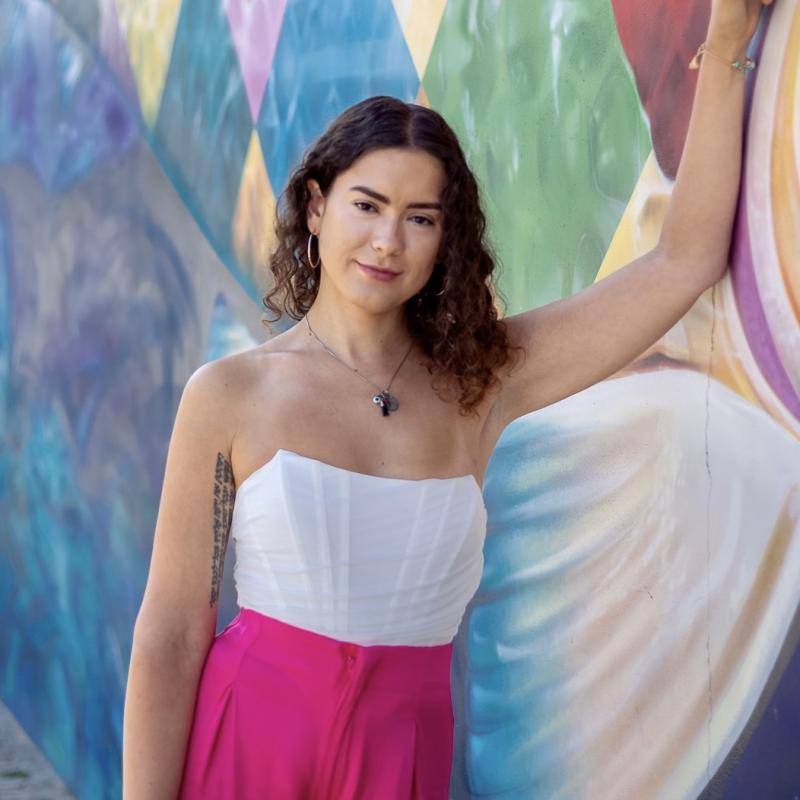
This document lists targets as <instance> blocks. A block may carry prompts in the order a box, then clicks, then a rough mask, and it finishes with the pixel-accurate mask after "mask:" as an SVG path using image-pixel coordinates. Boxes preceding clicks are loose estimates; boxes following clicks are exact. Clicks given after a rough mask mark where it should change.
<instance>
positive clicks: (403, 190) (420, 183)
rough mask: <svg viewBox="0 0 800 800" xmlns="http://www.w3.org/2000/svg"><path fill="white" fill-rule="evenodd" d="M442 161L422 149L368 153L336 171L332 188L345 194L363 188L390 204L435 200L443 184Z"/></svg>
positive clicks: (386, 149)
mask: <svg viewBox="0 0 800 800" xmlns="http://www.w3.org/2000/svg"><path fill="white" fill-rule="evenodd" d="M445 179H446V176H445V172H444V167H443V166H442V162H441V161H440V160H439V159H438V158H436V156H433V155H431V154H430V153H427V152H426V151H424V150H411V149H404V148H399V147H392V148H382V149H380V150H372V151H370V152H369V153H366V154H365V155H363V156H361V157H360V158H358V159H356V161H354V162H353V163H352V164H351V165H350V167H349V168H348V169H346V170H344V171H343V172H340V173H339V175H338V176H337V177H336V180H335V182H334V185H335V186H336V188H337V189H339V190H343V191H347V190H348V189H349V188H350V187H351V186H353V185H361V186H366V187H368V188H370V189H374V190H375V191H376V192H380V193H381V194H383V195H386V196H387V197H388V198H389V199H390V201H391V202H393V203H403V202H406V201H407V202H410V203H413V202H415V201H419V202H425V201H437V200H439V196H440V194H441V191H442V189H443V188H444V185H445Z"/></svg>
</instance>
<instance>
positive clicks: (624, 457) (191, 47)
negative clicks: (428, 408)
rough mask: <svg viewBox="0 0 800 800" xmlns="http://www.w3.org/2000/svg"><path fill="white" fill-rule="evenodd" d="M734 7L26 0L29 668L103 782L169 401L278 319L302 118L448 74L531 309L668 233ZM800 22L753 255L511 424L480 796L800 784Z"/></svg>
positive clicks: (22, 130)
mask: <svg viewBox="0 0 800 800" xmlns="http://www.w3.org/2000/svg"><path fill="white" fill-rule="evenodd" d="M708 8H709V4H708V3H707V2H687V3H677V2H674V1H670V0H659V2H653V3H648V4H647V10H646V11H645V10H644V8H643V6H642V4H640V3H636V2H634V1H633V0H614V2H613V3H611V2H608V3H571V2H566V1H565V0H542V2H537V3H535V4H532V3H527V2H523V0H513V1H507V2H503V3H494V2H474V3H459V2H455V0H451V2H449V3H446V2H445V0H432V1H431V2H424V3H423V2H419V0H395V2H390V0H343V1H342V2H340V3H336V4H332V3H325V2H321V0H302V1H301V0H276V1H273V2H269V1H268V0H249V1H247V0H224V1H223V2H217V3H205V2H200V0H183V1H182V2H181V0H85V1H82V2H65V1H64V0H60V2H52V3H51V2H44V0H0V65H1V66H0V263H1V264H2V269H0V323H1V324H0V346H1V349H2V359H0V386H1V387H2V398H3V403H2V404H0V422H2V425H1V426H0V430H2V436H3V445H4V446H3V448H2V450H0V476H2V481H1V482H0V498H1V499H2V504H3V510H4V512H5V519H6V521H7V524H6V528H5V530H4V535H3V536H2V537H0V601H2V608H3V609H4V610H5V611H6V616H7V619H8V620H10V621H9V622H8V624H7V626H6V628H5V630H4V633H3V635H2V637H0V687H2V688H1V690H0V697H1V698H2V700H3V701H4V702H5V703H6V704H7V705H8V706H9V707H10V708H11V710H12V712H13V713H14V714H15V715H16V717H17V718H18V719H19V721H20V722H21V723H22V724H23V726H24V727H25V728H26V730H27V731H28V732H29V734H30V735H31V736H32V738H33V739H34V740H35V741H36V742H37V744H38V745H39V746H40V747H41V748H42V750H43V751H44V753H45V755H46V756H47V757H48V758H49V759H50V760H51V762H52V763H53V765H54V766H55V768H56V769H57V770H58V772H59V773H60V774H61V776H62V777H63V778H64V780H65V781H66V782H67V783H68V785H69V786H70V787H71V788H72V790H73V791H74V792H75V793H76V795H78V796H79V797H81V798H101V797H102V798H105V797H108V798H115V797H118V796H119V793H120V774H119V764H120V752H121V723H122V699H123V692H124V685H125V677H126V669H127V664H128V660H129V654H130V636H131V632H132V625H133V619H134V616H135V613H136V610H137V608H138V604H139V602H140V599H141V592H142V590H143V588H144V580H145V577H146V571H147V565H148V562H149V553H150V546H151V541H152V531H153V525H154V522H155V513H156V509H157V503H158V498H159V492H160V485H161V478H162V475H163V465H164V458H165V456H166V446H167V440H168V436H169V432H170V429H171V424H172V419H173V418H174V412H175V408H176V406H177V402H178V399H179V397H180V392H181V389H182V387H183V384H184V383H185V380H186V378H187V377H188V375H189V374H190V373H191V372H192V371H193V369H194V368H196V367H197V366H198V365H199V364H200V363H202V362H203V361H206V360H209V359H211V358H216V357H218V356H221V355H224V354H225V353H228V352H232V351H235V350H238V349H241V348H244V347H248V346H251V345H252V344H254V343H256V342H258V341H260V340H262V339H263V338H264V337H265V336H266V335H269V334H268V332H266V331H264V329H263V327H262V325H261V323H260V319H261V313H260V308H259V295H260V294H261V292H262V291H263V290H264V289H265V288H266V275H265V274H264V271H263V260H264V255H265V251H266V248H268V246H269V244H270V235H271V233H270V231H271V216H272V214H273V212H274V205H275V196H276V195H277V194H278V192H279V189H280V187H281V186H282V185H283V182H284V180H285V178H286V176H287V174H288V171H289V169H290V168H291V166H292V164H293V163H294V161H295V160H296V159H297V158H298V156H299V155H300V153H301V152H302V150H303V148H304V147H305V146H306V145H307V144H308V142H309V141H310V140H311V139H313V138H314V137H315V136H316V135H317V134H318V133H319V132H320V131H321V130H322V129H323V128H324V127H325V125H326V124H327V122H328V121H329V120H330V119H331V118H332V117H333V116H335V115H336V114H337V113H338V112H339V111H341V110H342V109H343V108H345V107H346V106H347V105H350V104H351V103H353V102H355V101H357V100H359V99H361V98H363V97H366V96H368V95H371V94H379V93H385V94H392V95H396V96H398V97H401V98H403V99H406V100H417V101H419V102H423V103H427V104H430V105H432V106H433V107H435V108H437V109H439V110H440V111H442V113H444V114H445V115H446V116H447V118H448V120H449V121H450V122H451V123H452V124H453V125H454V127H455V128H456V129H457V130H458V131H459V134H460V135H461V136H462V139H463V141H464V144H465V147H466V150H467V152H468V154H469V157H470V160H471V163H472V164H473V166H474V167H475V169H476V171H477V172H478V174H479V177H480V180H481V182H482V185H483V188H484V197H485V203H486V206H487V210H488V212H489V217H490V221H491V229H492V238H493V240H494V243H495V247H496V250H497V251H498V253H499V255H500V257H501V260H502V270H501V272H500V276H499V288H500V290H501V292H502V293H503V294H504V295H505V296H506V297H507V299H508V312H509V313H514V312H516V311H519V310H522V309H523V308H528V307H531V306H533V305H537V304H540V303H544V302H547V301H549V300H552V299H554V298H555V297H559V296H564V295H566V294H569V293H571V292H574V291H576V290H578V289H580V288H582V287H583V286H586V285H588V284H589V283H590V282H591V281H593V280H596V279H598V278H599V277H601V276H602V275H604V274H607V273H608V272H610V271H612V270H614V269H616V268H618V267H619V266H621V265H622V264H624V263H626V262H627V261H628V260H630V259H631V258H634V257H636V255H638V254H639V253H641V252H643V251H644V250H646V249H648V248H649V247H651V246H652V245H653V244H654V243H655V240H656V237H657V236H658V230H659V226H660V223H661V218H662V216H663V212H664V208H665V205H666V201H667V199H668V196H669V192H670V189H671V184H672V180H673V178H674V175H675V171H676V168H677V163H678V160H679V158H680V152H681V147H682V142H683V137H684V135H685V127H686V123H687V122H688V113H689V108H690V103H691V98H692V90H693V83H692V80H693V79H692V78H691V75H690V74H689V73H687V71H686V70H685V65H686V63H687V62H688V60H689V59H690V57H691V55H692V53H693V51H694V49H695V46H696V43H699V41H700V40H701V39H702V34H703V32H704V30H705V25H706V23H707V18H708V17H707V15H708ZM799 29H800V3H798V0H778V2H777V3H776V5H775V7H774V12H773V14H772V15H771V18H769V19H766V18H765V19H764V21H763V24H762V28H761V30H760V33H759V37H758V39H757V41H755V42H754V47H757V48H758V59H759V67H758V69H757V71H756V73H755V74H754V75H753V76H751V77H750V78H749V80H750V86H749V88H750V91H751V94H752V97H751V110H750V114H749V120H748V125H747V152H746V162H745V171H744V181H743V191H742V198H741V203H740V209H739V216H738V219H737V224H736V230H735V236H734V243H733V244H734V247H733V250H732V258H731V260H732V271H731V275H730V277H728V278H726V279H725V280H723V281H722V282H721V283H720V284H718V285H717V286H716V287H715V288H714V290H713V291H709V292H708V293H706V295H704V296H703V297H702V298H701V299H700V300H699V301H698V303H697V304H696V305H695V307H694V308H693V309H692V311H691V312H690V313H689V314H688V315H687V316H686V317H685V318H684V320H682V321H681V323H680V324H679V325H677V326H676V327H675V328H674V329H673V330H672V331H670V332H669V334H668V335H667V336H666V337H665V338H664V339H663V340H662V341H660V342H659V343H658V344H657V345H655V346H654V347H653V348H651V349H650V350H649V351H648V352H646V353H644V354H643V355H642V357H641V358H640V359H638V360H637V361H636V362H635V363H634V364H631V365H630V366H629V367H628V368H626V369H625V370H623V371H622V372H621V373H620V374H619V375H617V376H615V377H614V378H613V379H611V380H608V381H605V382H603V383H602V384H600V385H598V386H596V387H593V388H592V389H590V390H587V391H585V392H582V393H580V394H579V395H576V396H575V397H573V398H570V399H569V400H567V401H565V402H563V403H559V404H556V405H554V406H552V407H550V408H548V409H544V410H542V411H540V412H537V413H536V414H533V415H530V416H528V417H525V418H523V419H521V420H518V421H516V422H515V423H514V424H513V425H511V426H510V427H509V429H508V430H507V431H506V432H505V433H504V435H503V437H502V438H501V440H500V443H499V446H498V449H497V452H496V454H495V457H494V458H493V460H492V463H491V465H490V467H489V471H488V473H487V479H486V501H487V506H488V508H489V512H490V526H489V532H488V536H487V541H486V558H485V565H486V566H485V572H484V576H483V580H482V583H481V587H480V589H479V591H478V594H477V595H476V597H475V598H474V600H473V602H472V603H471V605H470V608H469V609H468V613H467V615H466V616H465V619H464V623H463V625H462V628H461V631H460V633H459V636H458V639H457V643H456V649H455V660H454V665H453V699H454V708H455V715H456V756H455V759H454V764H453V777H452V785H451V796H452V797H454V798H461V797H476V798H477V797H483V798H490V797H496V798H500V797H502V798H504V799H508V798H583V797H587V796H591V797H598V798H634V797H635V798H641V797H653V798H656V797H658V798H669V800H672V799H673V798H682V797H686V798H690V797H696V796H698V795H701V794H703V793H705V794H706V795H708V796H709V797H710V796H715V797H725V798H740V797H741V798H745V797H748V798H750V797H754V796H791V794H790V791H795V792H796V791H798V790H800V769H798V767H797V766H796V763H795V761H796V759H795V758H794V756H795V753H794V752H793V749H796V744H795V743H796V742H797V740H798V737H800V708H799V707H800V696H799V695H800V693H798V691H797V689H796V686H797V685H798V681H800V652H799V651H798V626H797V623H796V622H793V620H796V619H797V615H796V612H797V607H798V599H799V598H798V594H799V593H800V590H799V589H798V587H800V574H798V573H800V552H798V547H800V544H798V534H799V533H800V523H799V522H798V518H799V517H800V450H799V448H800V444H799V443H798V440H799V439H800V401H798V397H800V359H798V357H797V353H798V352H800V348H798V339H800V324H799V320H800V312H799V311H798V309H800V272H799V271H798V257H799V256H800V247H799V246H798V241H797V236H798V230H799V229H800V225H798V222H800V199H799V198H800V191H798V184H799V183H800V181H799V179H798V176H799V175H800V167H799V164H800V157H799V156H798V152H800V138H799V137H800V134H799V133H798V131H800V124H798V115H799V114H800V106H799V105H798V102H799V101H798V97H800V95H798V91H797V80H798V76H799V75H800V67H798V47H800V30H799ZM284 324H286V323H284ZM230 561H231V559H229V563H228V564H227V565H226V584H225V587H226V592H225V596H224V600H223V607H222V611H221V613H220V620H219V627H220V628H221V627H222V626H223V625H224V624H225V623H226V622H227V620H228V619H229V618H230V617H231V616H232V614H233V611H234V607H233V597H232V591H231V589H232V587H231V584H230V571H231V567H232V564H231V563H230ZM1 792H2V789H0V793H1ZM770 792H771V793H772V794H769V793H770Z"/></svg>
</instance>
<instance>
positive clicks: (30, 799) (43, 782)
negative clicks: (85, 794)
mask: <svg viewBox="0 0 800 800" xmlns="http://www.w3.org/2000/svg"><path fill="white" fill-rule="evenodd" d="M0 798H2V799H3V800H75V796H74V795H72V794H70V793H69V792H68V791H67V789H66V787H65V786H64V784H63V783H62V781H61V779H60V778H59V777H58V776H57V775H56V773H55V772H54V771H53V768H52V767H51V766H50V762H49V761H48V760H47V759H46V758H45V757H44V756H43V755H42V754H41V753H40V752H39V749H38V748H37V747H36V745H35V744H34V743H33V742H32V741H31V740H30V738H29V737H28V735H27V734H26V733H25V731H24V730H23V729H22V728H21V727H20V725H19V723H18V722H17V720H16V719H15V718H14V715H13V714H12V713H11V712H10V711H9V710H8V708H7V707H6V706H5V705H3V704H2V703H0Z"/></svg>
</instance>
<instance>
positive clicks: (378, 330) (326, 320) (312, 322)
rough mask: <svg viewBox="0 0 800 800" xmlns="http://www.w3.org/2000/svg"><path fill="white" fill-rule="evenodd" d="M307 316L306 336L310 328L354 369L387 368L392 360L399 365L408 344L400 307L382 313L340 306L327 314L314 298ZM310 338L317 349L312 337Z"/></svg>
mask: <svg viewBox="0 0 800 800" xmlns="http://www.w3.org/2000/svg"><path fill="white" fill-rule="evenodd" d="M306 317H307V318H308V323H309V325H308V326H306V323H305V321H304V322H303V327H304V328H306V331H305V333H306V334H308V327H310V328H311V330H312V331H313V332H314V333H315V334H316V335H317V336H318V337H319V339H320V340H321V341H322V342H324V344H325V345H327V346H328V347H329V348H330V349H331V350H333V351H334V352H335V353H336V355H338V356H339V357H340V358H342V359H344V360H345V361H346V362H347V363H348V364H350V365H351V366H353V367H355V368H357V369H362V368H364V367H369V366H370V365H373V366H375V367H378V368H379V369H380V368H383V369H386V368H387V367H389V366H391V365H392V364H393V363H394V362H395V361H397V362H398V363H399V361H400V359H401V358H402V357H403V356H404V355H405V354H406V351H407V350H408V348H409V345H410V344H411V334H410V333H409V331H408V326H407V325H406V322H405V309H404V308H403V306H399V307H396V308H393V309H390V310H388V311H385V312H382V313H373V312H369V311H365V310H364V309H363V308H358V307H354V306H348V307H346V308H344V307H342V306H339V307H337V308H336V310H335V313H330V309H328V308H327V307H326V304H324V303H322V302H320V298H319V297H317V299H316V300H315V302H314V305H313V306H312V307H311V308H310V309H309V311H308V313H307V314H306ZM310 338H311V340H313V342H314V343H315V344H316V345H317V346H319V342H317V340H316V339H315V338H314V337H313V335H311V336H310Z"/></svg>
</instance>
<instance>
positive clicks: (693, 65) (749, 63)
mask: <svg viewBox="0 0 800 800" xmlns="http://www.w3.org/2000/svg"><path fill="white" fill-rule="evenodd" d="M706 53H708V55H710V56H714V58H718V59H719V60H720V61H724V62H725V63H726V64H728V65H730V66H731V67H733V68H734V69H738V70H739V72H750V70H753V69H755V68H756V62H755V61H753V59H752V58H747V56H745V59H744V61H742V60H740V59H738V58H737V59H736V61H729V60H728V59H727V58H725V56H721V55H719V54H718V53H715V52H714V51H713V50H709V49H708V48H707V47H706V43H705V42H703V44H701V45H700V47H698V48H697V52H696V53H695V54H694V58H693V59H692V60H691V61H690V62H689V69H699V68H700V58H701V56H703V55H704V54H706Z"/></svg>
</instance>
